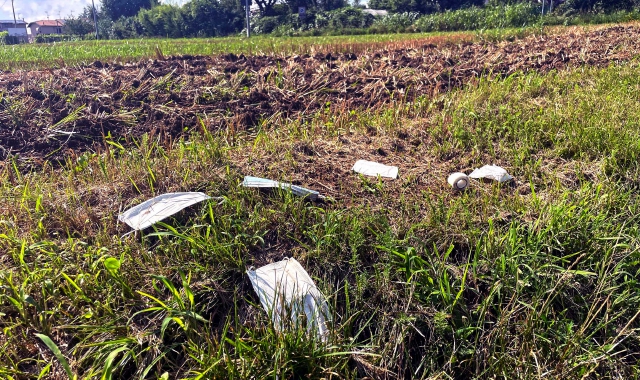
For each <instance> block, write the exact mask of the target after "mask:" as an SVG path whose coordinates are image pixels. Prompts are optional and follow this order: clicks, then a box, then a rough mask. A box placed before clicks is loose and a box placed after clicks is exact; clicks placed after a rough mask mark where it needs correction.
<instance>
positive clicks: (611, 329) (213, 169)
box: [0, 61, 640, 379]
mask: <svg viewBox="0 0 640 380" xmlns="http://www.w3.org/2000/svg"><path fill="white" fill-rule="evenodd" d="M0 104H1V103H0ZM639 120H640V76H639V75H638V62H637V61H631V62H627V63H621V64H619V65H610V66H608V67H605V68H593V67H586V66H585V67H579V68H574V69H570V70H563V71H557V72H555V71H554V72H551V73H547V74H538V73H528V74H523V73H519V74H514V75H511V76H509V77H508V78H504V79H479V80H477V81H474V82H473V83H469V84H468V85H467V86H465V87H464V88H463V89H458V90H453V91H450V92H446V93H443V94H438V95H435V96H429V97H427V96H425V97H421V98H419V99H416V100H415V101H412V102H405V101H403V100H396V101H394V102H392V103H391V104H390V105H389V106H388V107H385V108H384V109H370V110H367V109H351V110H346V111H345V112H342V113H337V112H330V110H329V108H327V110H326V111H323V110H321V111H318V112H316V113H315V114H314V115H313V116H312V117H311V118H310V119H304V120H303V119H289V118H284V117H281V116H279V115H273V116H272V117H269V118H266V119H264V120H263V121H262V122H261V123H260V124H259V125H258V126H257V127H256V128H252V129H249V130H246V131H232V130H229V129H223V130H219V131H215V132H214V131H210V130H207V129H205V128H201V127H200V126H193V127H194V132H193V134H192V135H191V136H189V138H183V139H180V140H178V141H173V142H167V141H165V140H163V139H161V138H160V137H158V136H157V135H154V134H149V135H146V136H143V137H142V138H140V139H134V140H133V141H131V142H130V144H129V145H127V146H123V145H121V144H120V143H119V142H115V141H112V140H109V139H107V141H108V142H107V143H106V144H105V146H104V147H103V148H102V149H100V150H99V151H96V152H87V153H83V154H69V156H68V159H67V161H66V164H65V165H63V167H55V166H52V165H49V164H44V165H43V166H42V167H40V168H37V169H31V170H28V171H25V170H21V168H20V167H19V166H18V165H17V163H16V162H17V161H16V160H15V159H8V160H6V161H5V162H3V163H2V164H1V165H0V181H1V182H0V183H1V185H0V198H1V199H2V200H3V203H2V206H0V210H2V211H1V220H0V226H1V227H0V252H2V253H0V327H2V330H1V331H0V377H4V378H14V379H19V378H66V377H70V378H72V377H75V376H77V377H78V378H101V379H111V378H121V379H130V378H140V379H143V378H165V379H169V378H171V379H173V378H176V379H178V378H180V379H207V378H215V379H228V378H235V379H245V378H257V379H262V378H269V379H294V378H314V379H315V378H334V379H338V378H349V379H352V378H353V379H355V378H365V377H368V378H380V379H384V378H389V379H391V378H407V379H409V378H438V379H448V378H460V379H462V378H505V379H512V378H522V379H530V378H543V377H546V378H567V379H574V378H624V379H633V378H638V377H640V366H639V365H638V362H639V360H640V319H639V318H638V317H639V315H640V284H639V283H638V276H639V275H640V273H639V272H640V241H639V237H640V231H639V229H638V225H639V222H640V197H639V194H638V190H639V189H640V181H639V180H638V178H639V175H640V165H639V164H638V158H639V157H640V140H638V135H639V133H640V122H639ZM360 158H369V159H375V160H376V161H380V162H383V163H393V164H397V165H398V166H399V167H400V177H399V179H397V180H395V181H392V180H384V179H376V178H370V177H362V176H359V175H356V174H354V173H352V172H350V169H351V166H352V165H353V163H354V162H355V161H356V160H357V159H360ZM491 163H495V164H499V165H501V166H503V167H505V168H506V169H507V170H508V171H509V173H510V174H512V175H513V176H514V177H515V180H514V181H513V182H512V183H508V184H498V183H485V182H473V183H472V186H471V187H470V188H469V189H468V190H467V191H464V192H454V191H453V190H452V189H451V188H449V187H448V185H447V183H446V178H447V175H448V174H449V173H451V172H455V171H465V172H467V173H468V172H469V171H470V170H471V169H473V168H476V167H479V166H482V165H484V164H491ZM311 170H315V171H318V172H323V173H325V174H326V173H328V174H326V175H327V176H331V175H333V177H334V180H333V182H332V183H318V182H316V183H315V189H316V190H319V191H320V192H321V193H325V194H327V195H329V196H330V197H331V198H333V201H328V202H326V203H310V202H307V201H304V200H302V199H300V198H296V197H294V196H293V195H292V194H290V193H288V192H286V191H276V192H259V191H257V190H255V189H246V188H242V187H240V186H239V184H240V182H241V181H242V177H243V176H244V175H258V176H265V177H270V178H274V179H279V180H291V181H295V182H299V179H300V178H303V179H304V178H312V177H313V178H317V177H318V173H317V172H311ZM301 184H303V185H307V183H305V182H304V181H302V183H301ZM169 191H203V192H206V193H207V194H209V195H211V196H221V197H224V201H223V202H220V201H217V200H216V201H214V200H211V201H207V202H204V203H203V204H199V205H197V206H194V207H193V208H191V209H189V210H187V211H185V212H183V213H181V214H179V215H178V216H177V217H176V218H172V219H169V220H167V221H166V223H163V224H160V225H157V226H156V228H155V230H154V231H150V232H149V233H146V234H145V235H144V236H140V235H133V234H131V235H128V236H123V235H124V234H125V233H127V232H129V229H128V227H126V226H124V225H122V224H119V223H117V214H118V213H119V212H120V211H123V210H124V209H127V208H128V207H130V206H133V205H135V204H138V203H140V202H141V201H143V200H145V199H148V198H149V197H151V196H153V195H158V194H162V193H164V192H169ZM284 257H295V258H296V259H297V260H298V261H299V262H300V263H301V264H302V266H303V267H305V268H306V270H307V271H308V272H309V274H310V275H311V276H312V278H314V280H315V281H316V284H317V285H318V287H319V288H320V289H321V291H322V292H323V294H325V295H326V296H327V299H328V302H329V305H330V308H331V310H332V313H333V323H332V326H331V336H330V339H329V342H328V343H327V344H323V343H321V342H318V341H315V340H314V339H310V338H309V337H307V336H306V333H305V330H304V329H293V330H287V331H285V332H278V331H276V330H274V328H273V325H272V324H271V321H270V319H269V317H268V316H267V314H266V313H265V312H264V311H263V310H262V308H261V307H260V305H259V301H258V298H257V296H256V295H255V293H254V292H253V289H252V288H251V284H250V282H249V280H248V278H247V276H246V274H245V272H246V270H247V269H248V268H249V267H251V266H255V267H258V266H261V265H265V264H268V263H270V262H274V261H277V260H280V259H282V258H284Z"/></svg>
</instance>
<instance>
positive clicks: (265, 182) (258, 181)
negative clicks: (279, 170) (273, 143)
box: [242, 176, 323, 201]
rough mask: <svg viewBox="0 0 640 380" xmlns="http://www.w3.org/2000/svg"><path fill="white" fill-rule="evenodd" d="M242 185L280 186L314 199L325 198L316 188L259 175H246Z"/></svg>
mask: <svg viewBox="0 0 640 380" xmlns="http://www.w3.org/2000/svg"><path fill="white" fill-rule="evenodd" d="M242 186H244V187H258V188H280V189H289V190H291V192H292V193H294V194H295V195H297V196H299V197H307V198H309V199H310V200H312V201H315V200H317V199H319V198H323V197H322V196H321V195H320V193H318V192H317V191H314V190H309V189H305V188H304V187H300V186H296V185H292V184H290V183H283V182H278V181H273V180H270V179H266V178H259V177H250V176H245V177H244V181H242Z"/></svg>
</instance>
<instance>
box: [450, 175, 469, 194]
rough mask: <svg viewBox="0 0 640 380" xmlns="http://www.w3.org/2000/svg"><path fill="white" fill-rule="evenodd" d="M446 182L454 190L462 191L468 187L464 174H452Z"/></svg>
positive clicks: (467, 179)
mask: <svg viewBox="0 0 640 380" xmlns="http://www.w3.org/2000/svg"><path fill="white" fill-rule="evenodd" d="M447 182H449V185H451V187H453V188H454V189H455V190H464V189H466V188H467V186H469V177H467V175H466V174H464V173H453V174H451V175H450V176H449V178H447Z"/></svg>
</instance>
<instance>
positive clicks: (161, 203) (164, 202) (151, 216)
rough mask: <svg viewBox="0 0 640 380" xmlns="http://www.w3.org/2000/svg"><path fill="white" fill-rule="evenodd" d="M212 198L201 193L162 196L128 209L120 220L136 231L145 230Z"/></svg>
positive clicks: (120, 216) (119, 216)
mask: <svg viewBox="0 0 640 380" xmlns="http://www.w3.org/2000/svg"><path fill="white" fill-rule="evenodd" d="M210 198H211V197H210V196H208V195H207V194H204V193H200V192H186V193H167V194H162V195H158V196H157V197H155V198H151V199H149V200H147V201H145V202H142V203H140V204H139V205H137V206H135V207H132V208H130V209H128V210H127V211H125V212H123V213H122V214H120V215H118V220H119V221H121V222H123V223H126V224H128V225H129V226H130V227H131V228H133V229H134V230H143V229H145V228H147V227H150V226H152V225H154V224H155V223H157V222H159V221H161V220H163V219H165V218H168V217H170V216H171V215H173V214H175V213H177V212H178V211H180V210H182V209H184V208H186V207H189V206H191V205H194V204H196V203H198V202H202V201H204V200H207V199H210Z"/></svg>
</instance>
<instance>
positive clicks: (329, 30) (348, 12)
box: [251, 7, 375, 36]
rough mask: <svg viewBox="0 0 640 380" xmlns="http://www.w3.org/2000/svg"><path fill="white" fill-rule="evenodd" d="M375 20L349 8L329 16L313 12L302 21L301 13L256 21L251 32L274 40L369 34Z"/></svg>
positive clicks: (328, 13)
mask: <svg viewBox="0 0 640 380" xmlns="http://www.w3.org/2000/svg"><path fill="white" fill-rule="evenodd" d="M374 21H375V17H374V16H373V15H370V14H368V13H365V12H363V11H362V9H360V8H355V7H346V8H340V9H336V10H333V11H329V12H324V11H313V10H312V11H310V12H308V13H307V15H306V16H305V17H304V19H301V18H300V17H299V16H298V14H297V13H292V14H285V15H279V16H265V17H256V18H253V19H252V20H251V26H252V28H251V30H252V31H253V32H254V33H256V34H273V35H274V36H301V35H320V34H324V35H327V34H329V35H331V34H336V35H338V34H340V32H343V31H351V32H347V33H348V34H366V33H367V31H366V28H369V27H370V26H371V25H372V24H373V23H374Z"/></svg>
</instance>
